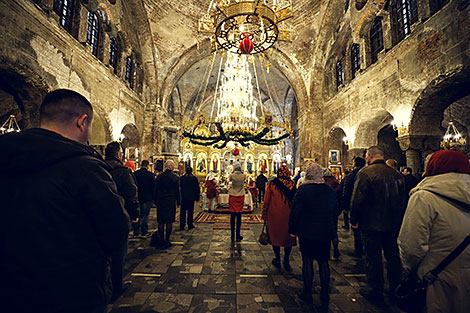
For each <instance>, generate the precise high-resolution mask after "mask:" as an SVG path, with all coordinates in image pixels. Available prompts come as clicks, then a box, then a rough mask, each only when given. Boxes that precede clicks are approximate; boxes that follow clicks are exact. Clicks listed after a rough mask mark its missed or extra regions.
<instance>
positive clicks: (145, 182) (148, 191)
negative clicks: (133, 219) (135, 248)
mask: <svg viewBox="0 0 470 313" xmlns="http://www.w3.org/2000/svg"><path fill="white" fill-rule="evenodd" d="M149 165H150V163H149V161H148V160H142V164H141V167H140V169H138V170H137V171H135V172H134V176H135V180H136V182H137V189H138V193H139V206H140V218H139V221H138V222H137V223H134V224H133V226H134V236H138V235H139V234H140V235H142V236H144V237H149V236H150V233H149V224H148V222H149V214H150V209H151V208H152V203H153V201H152V200H153V190H154V189H155V174H154V173H152V172H150V171H149V170H148V167H149Z"/></svg>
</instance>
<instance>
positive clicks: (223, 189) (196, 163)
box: [178, 138, 291, 213]
mask: <svg viewBox="0 0 470 313" xmlns="http://www.w3.org/2000/svg"><path fill="white" fill-rule="evenodd" d="M180 151H182V152H180V153H179V154H178V159H179V163H178V167H179V170H180V172H184V168H185V167H186V166H191V167H192V168H193V173H194V175H196V177H197V178H198V180H199V183H200V185H201V195H202V200H203V201H202V207H203V209H207V210H211V211H212V210H213V211H214V212H220V213H225V212H228V198H229V195H228V188H229V182H228V179H229V176H230V174H231V173H232V171H233V166H234V165H235V164H236V163H240V165H241V166H242V169H243V173H244V174H245V175H246V184H245V186H246V185H247V184H248V179H249V177H251V178H252V179H253V180H256V177H257V176H258V175H259V174H261V173H262V172H263V173H264V175H265V176H266V177H267V178H269V177H270V176H273V175H275V173H276V172H277V169H278V168H279V167H280V166H281V163H282V162H286V163H287V164H288V165H289V163H290V162H291V158H290V156H287V157H286V156H284V155H283V153H282V151H283V142H280V143H279V144H277V145H273V146H264V145H258V144H250V145H249V146H248V147H242V146H240V145H238V144H236V143H233V142H230V143H228V144H227V146H226V147H225V148H224V149H217V148H214V147H212V146H202V145H194V144H192V143H191V142H190V141H189V139H187V138H185V139H183V140H182V141H181V146H180ZM210 173H212V174H211V175H214V176H215V181H216V186H217V191H218V196H217V198H216V199H217V201H216V204H215V205H213V208H208V202H209V201H208V199H206V197H205V194H206V193H205V189H206V184H205V182H206V179H207V177H208V175H209V174H210ZM245 190H246V192H245V206H244V213H251V212H252V211H253V210H254V208H255V205H256V203H253V200H252V197H251V194H250V193H249V191H248V188H246V189H245Z"/></svg>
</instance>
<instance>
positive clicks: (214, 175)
mask: <svg viewBox="0 0 470 313" xmlns="http://www.w3.org/2000/svg"><path fill="white" fill-rule="evenodd" d="M215 177H216V174H215V173H214V172H210V173H209V174H207V177H206V180H214V179H215Z"/></svg>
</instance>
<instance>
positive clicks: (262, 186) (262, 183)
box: [256, 172, 268, 204]
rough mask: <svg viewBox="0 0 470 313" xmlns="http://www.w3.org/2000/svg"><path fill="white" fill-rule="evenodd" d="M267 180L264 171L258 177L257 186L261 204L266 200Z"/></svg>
mask: <svg viewBox="0 0 470 313" xmlns="http://www.w3.org/2000/svg"><path fill="white" fill-rule="evenodd" d="M267 182H268V179H267V178H266V176H264V175H263V172H261V173H260V174H259V175H258V177H256V187H258V200H259V203H260V204H261V203H263V200H264V192H265V190H266V183H267Z"/></svg>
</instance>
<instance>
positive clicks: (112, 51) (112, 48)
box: [109, 37, 119, 74]
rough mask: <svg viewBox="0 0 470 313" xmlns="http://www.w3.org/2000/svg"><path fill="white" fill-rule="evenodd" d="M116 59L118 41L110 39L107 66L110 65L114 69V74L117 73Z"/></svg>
mask: <svg viewBox="0 0 470 313" xmlns="http://www.w3.org/2000/svg"><path fill="white" fill-rule="evenodd" d="M118 59H119V44H118V40H117V38H116V37H112V38H111V39H110V44H109V65H111V66H112V67H113V68H114V74H116V73H117V66H118Z"/></svg>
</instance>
